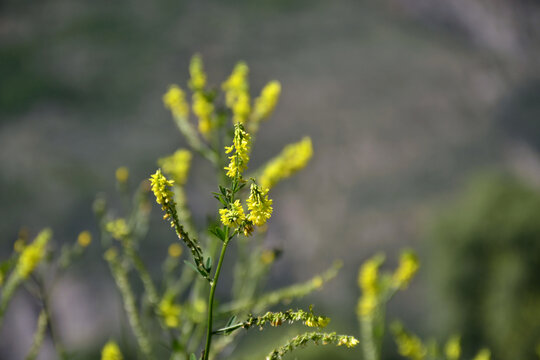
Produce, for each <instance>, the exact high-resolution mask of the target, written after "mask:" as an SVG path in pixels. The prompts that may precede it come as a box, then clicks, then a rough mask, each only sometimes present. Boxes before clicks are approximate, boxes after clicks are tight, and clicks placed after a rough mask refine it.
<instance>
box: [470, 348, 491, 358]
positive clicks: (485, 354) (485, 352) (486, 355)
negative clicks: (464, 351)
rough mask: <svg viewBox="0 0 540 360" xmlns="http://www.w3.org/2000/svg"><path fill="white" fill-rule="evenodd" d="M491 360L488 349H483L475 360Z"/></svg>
mask: <svg viewBox="0 0 540 360" xmlns="http://www.w3.org/2000/svg"><path fill="white" fill-rule="evenodd" d="M489 359H491V351H489V350H488V349H482V350H480V351H479V352H478V354H476V356H475V357H474V359H473V360H489Z"/></svg>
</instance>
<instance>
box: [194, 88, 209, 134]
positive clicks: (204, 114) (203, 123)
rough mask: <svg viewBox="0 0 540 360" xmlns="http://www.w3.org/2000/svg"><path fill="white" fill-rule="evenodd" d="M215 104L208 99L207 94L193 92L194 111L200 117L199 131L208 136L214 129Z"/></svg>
mask: <svg viewBox="0 0 540 360" xmlns="http://www.w3.org/2000/svg"><path fill="white" fill-rule="evenodd" d="M213 112H214V105H213V104H212V103H211V102H210V101H208V99H207V98H206V96H205V95H204V94H203V93H201V92H196V93H194V94H193V113H195V115H197V117H198V118H199V131H200V133H201V134H203V135H204V136H208V134H209V133H210V131H211V130H212V120H211V117H212V113H213Z"/></svg>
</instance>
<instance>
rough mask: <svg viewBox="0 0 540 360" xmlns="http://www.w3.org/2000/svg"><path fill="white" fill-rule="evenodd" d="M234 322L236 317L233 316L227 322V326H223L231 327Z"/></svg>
mask: <svg viewBox="0 0 540 360" xmlns="http://www.w3.org/2000/svg"><path fill="white" fill-rule="evenodd" d="M235 322H236V315H233V316H231V318H230V319H229V321H227V325H225V327H229V326H231V325H232V324H233V323H235Z"/></svg>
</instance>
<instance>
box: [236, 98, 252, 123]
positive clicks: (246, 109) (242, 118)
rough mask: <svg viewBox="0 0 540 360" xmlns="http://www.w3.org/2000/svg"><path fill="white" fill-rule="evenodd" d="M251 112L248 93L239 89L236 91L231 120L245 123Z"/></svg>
mask: <svg viewBox="0 0 540 360" xmlns="http://www.w3.org/2000/svg"><path fill="white" fill-rule="evenodd" d="M250 113H251V104H250V98H249V93H248V92H247V91H241V92H239V93H238V97H237V99H236V102H235V104H234V105H233V122H234V123H240V124H245V123H246V120H247V118H248V117H249V114H250Z"/></svg>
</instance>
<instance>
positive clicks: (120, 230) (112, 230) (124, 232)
mask: <svg viewBox="0 0 540 360" xmlns="http://www.w3.org/2000/svg"><path fill="white" fill-rule="evenodd" d="M105 230H107V232H108V233H109V234H111V236H112V237H113V238H114V239H116V240H122V239H124V238H125V237H126V236H128V235H129V227H128V225H127V223H126V220H125V219H123V218H118V219H116V220H112V221H109V222H108V223H107V224H106V225H105Z"/></svg>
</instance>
